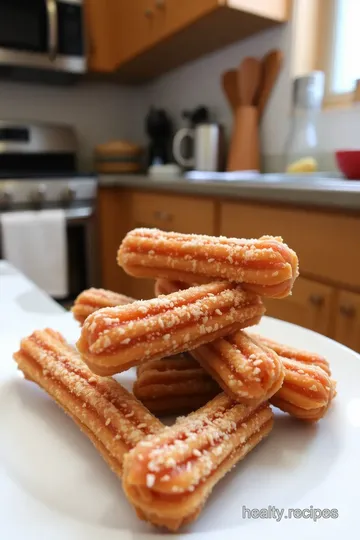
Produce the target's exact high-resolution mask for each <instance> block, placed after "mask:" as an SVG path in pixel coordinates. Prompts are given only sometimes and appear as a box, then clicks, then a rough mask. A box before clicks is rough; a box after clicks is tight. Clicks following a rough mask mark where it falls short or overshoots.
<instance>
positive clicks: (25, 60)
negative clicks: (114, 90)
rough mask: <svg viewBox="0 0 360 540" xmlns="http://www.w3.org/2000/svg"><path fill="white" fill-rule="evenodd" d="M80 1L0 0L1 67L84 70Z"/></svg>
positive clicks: (82, 24) (61, 70) (81, 3)
mask: <svg viewBox="0 0 360 540" xmlns="http://www.w3.org/2000/svg"><path fill="white" fill-rule="evenodd" d="M83 15H84V14H83V2H82V0H0V67H4V68H6V67H8V68H19V69H22V68H24V69H30V70H31V69H35V70H46V71H50V70H52V71H57V72H68V73H75V74H76V73H79V74H80V73H84V72H85V71H86V52H85V38H84V36H85V29H84V16H83Z"/></svg>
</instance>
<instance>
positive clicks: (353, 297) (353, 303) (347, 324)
mask: <svg viewBox="0 0 360 540" xmlns="http://www.w3.org/2000/svg"><path fill="white" fill-rule="evenodd" d="M335 339H336V341H339V342H340V343H343V344H344V345H347V347H350V349H353V350H354V351H357V352H360V294H355V293H351V292H347V291H340V292H339V298H338V303H337V306H336V321H335Z"/></svg>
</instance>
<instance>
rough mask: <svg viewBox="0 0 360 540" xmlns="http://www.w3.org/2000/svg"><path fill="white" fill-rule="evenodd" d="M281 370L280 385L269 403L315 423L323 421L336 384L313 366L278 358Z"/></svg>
mask: <svg viewBox="0 0 360 540" xmlns="http://www.w3.org/2000/svg"><path fill="white" fill-rule="evenodd" d="M280 358H281V361H282V363H283V366H284V368H285V378H284V383H283V385H282V387H281V388H280V390H279V391H278V392H277V393H276V394H275V395H274V396H273V397H272V398H271V399H270V403H271V404H272V405H274V406H275V407H278V408H279V409H281V410H282V411H284V412H287V413H289V414H291V415H292V416H295V417H296V418H299V419H300V420H308V421H310V422H316V421H318V420H320V419H321V418H323V417H324V416H325V414H326V412H327V410H328V408H329V406H330V404H331V402H332V400H333V398H334V397H335V395H336V383H335V381H333V380H332V379H330V377H329V376H328V374H327V373H326V372H325V371H324V370H323V369H322V368H321V367H319V366H317V365H310V364H305V363H302V362H299V361H297V360H290V359H289V358H285V357H284V356H280Z"/></svg>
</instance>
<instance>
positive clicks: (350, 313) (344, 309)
mask: <svg viewBox="0 0 360 540" xmlns="http://www.w3.org/2000/svg"><path fill="white" fill-rule="evenodd" d="M340 313H341V315H343V316H344V317H354V316H355V313H356V309H355V308H354V306H352V305H351V304H342V305H341V306H340Z"/></svg>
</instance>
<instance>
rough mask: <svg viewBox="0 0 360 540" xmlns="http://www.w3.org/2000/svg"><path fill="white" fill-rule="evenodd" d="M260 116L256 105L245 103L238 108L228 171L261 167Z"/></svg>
mask: <svg viewBox="0 0 360 540" xmlns="http://www.w3.org/2000/svg"><path fill="white" fill-rule="evenodd" d="M258 124H259V116H258V111H257V108H256V107H253V106H251V105H244V106H240V107H238V108H237V110H236V113H235V117H234V125H233V132H232V137H231V144H230V150H229V155H228V162H227V169H226V170H227V171H247V170H259V169H260V153H259V127H258Z"/></svg>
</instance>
